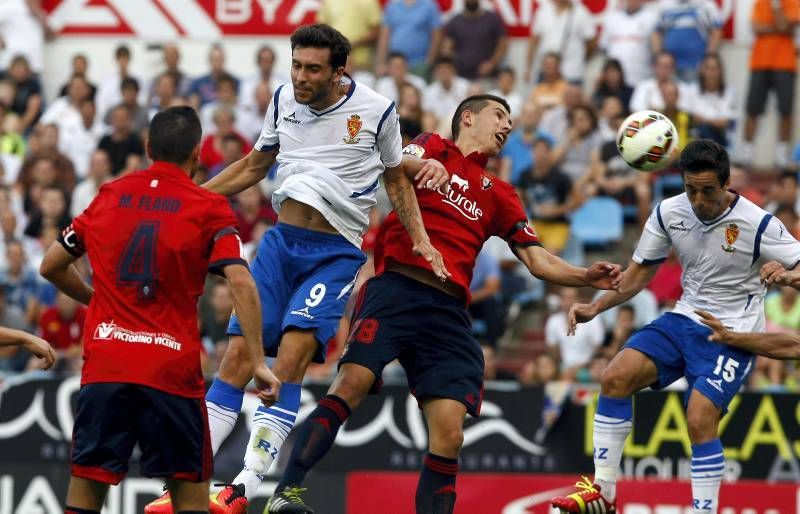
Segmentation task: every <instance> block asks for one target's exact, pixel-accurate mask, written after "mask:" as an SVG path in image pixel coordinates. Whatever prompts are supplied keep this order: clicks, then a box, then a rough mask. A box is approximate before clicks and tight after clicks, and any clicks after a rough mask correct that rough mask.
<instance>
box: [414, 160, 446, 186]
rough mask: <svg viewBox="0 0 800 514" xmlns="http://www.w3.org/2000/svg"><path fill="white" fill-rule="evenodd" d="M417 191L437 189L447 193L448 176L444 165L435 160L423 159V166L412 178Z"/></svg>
mask: <svg viewBox="0 0 800 514" xmlns="http://www.w3.org/2000/svg"><path fill="white" fill-rule="evenodd" d="M414 181H415V182H416V183H417V188H418V189H423V188H425V189H433V190H436V189H439V188H441V189H442V191H443V192H445V193H446V192H447V190H448V189H450V174H449V173H448V172H447V170H446V169H445V167H444V164H442V163H441V162H439V161H437V160H436V159H425V164H423V165H422V168H421V169H420V170H419V172H418V173H417V175H416V176H415V177H414Z"/></svg>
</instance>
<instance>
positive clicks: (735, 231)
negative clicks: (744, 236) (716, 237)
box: [722, 223, 740, 253]
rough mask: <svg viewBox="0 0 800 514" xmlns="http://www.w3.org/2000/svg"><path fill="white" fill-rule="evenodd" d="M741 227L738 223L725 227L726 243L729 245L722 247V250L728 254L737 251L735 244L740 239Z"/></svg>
mask: <svg viewBox="0 0 800 514" xmlns="http://www.w3.org/2000/svg"><path fill="white" fill-rule="evenodd" d="M739 232H740V230H739V226H738V225H736V223H730V224H728V226H727V227H725V242H726V243H727V245H722V249H723V250H725V251H726V252H729V253H733V252H735V251H736V248H734V247H733V243H735V242H736V240H737V239H739Z"/></svg>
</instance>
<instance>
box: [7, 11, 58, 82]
mask: <svg viewBox="0 0 800 514" xmlns="http://www.w3.org/2000/svg"><path fill="white" fill-rule="evenodd" d="M54 36H55V33H54V32H53V30H52V29H51V28H50V27H49V26H48V25H47V14H46V13H45V11H44V9H43V8H42V0H6V1H5V2H2V3H0V42H1V43H2V44H1V45H0V48H2V51H1V52H0V70H5V69H8V66H9V65H10V64H11V59H13V58H14V57H15V56H17V55H23V56H24V57H25V58H26V59H27V60H28V63H29V64H30V67H31V70H32V71H33V73H35V74H36V75H37V76H38V75H40V74H41V73H42V69H43V68H44V42H45V40H46V39H47V40H49V39H53V37H54Z"/></svg>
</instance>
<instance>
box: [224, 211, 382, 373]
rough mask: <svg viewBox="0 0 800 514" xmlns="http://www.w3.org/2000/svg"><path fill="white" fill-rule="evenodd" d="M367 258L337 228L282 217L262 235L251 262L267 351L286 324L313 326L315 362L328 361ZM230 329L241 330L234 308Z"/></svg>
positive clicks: (275, 350) (271, 353)
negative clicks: (316, 344)
mask: <svg viewBox="0 0 800 514" xmlns="http://www.w3.org/2000/svg"><path fill="white" fill-rule="evenodd" d="M366 260H367V258H366V256H365V255H364V252H362V251H361V250H359V249H358V248H356V247H355V246H353V244H352V243H350V242H349V241H348V240H347V239H345V238H344V237H342V236H340V235H336V234H326V233H324V232H317V231H314V230H307V229H304V228H299V227H295V226H292V225H287V224H286V223H278V225H276V226H275V227H274V228H272V229H270V230H269V231H268V232H267V233H266V234H264V237H263V238H262V239H261V243H260V244H259V245H258V251H257V252H256V258H255V261H253V264H252V265H251V266H250V271H251V272H252V273H253V278H254V279H255V282H256V287H258V296H259V298H260V300H261V317H262V332H263V335H262V337H263V340H264V351H265V353H266V354H267V355H268V356H270V357H274V356H276V355H277V353H278V345H279V344H280V342H281V336H283V333H284V332H285V331H286V330H287V329H288V328H299V329H314V330H315V337H316V339H317V341H318V342H319V348H318V349H317V353H316V355H315V356H314V362H325V352H326V349H327V345H328V341H329V340H330V339H331V338H332V337H333V336H334V335H336V331H337V330H338V328H339V319H340V318H341V317H342V314H343V313H344V308H345V305H346V304H347V299H348V298H349V297H350V291H351V290H352V288H353V284H354V283H355V278H356V274H357V273H358V270H359V269H360V268H361V266H362V265H363V264H364V262H365V261H366ZM228 334H229V335H242V328H241V326H239V320H238V318H237V317H236V314H234V315H233V316H231V320H230V323H229V324H228Z"/></svg>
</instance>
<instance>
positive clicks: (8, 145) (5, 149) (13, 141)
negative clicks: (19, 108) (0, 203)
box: [0, 103, 26, 183]
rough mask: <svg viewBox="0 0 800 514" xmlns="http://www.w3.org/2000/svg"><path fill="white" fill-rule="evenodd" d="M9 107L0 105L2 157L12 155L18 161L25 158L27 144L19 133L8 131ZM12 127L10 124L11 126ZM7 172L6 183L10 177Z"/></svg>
mask: <svg viewBox="0 0 800 514" xmlns="http://www.w3.org/2000/svg"><path fill="white" fill-rule="evenodd" d="M7 110H8V106H7V105H5V104H3V103H0V155H12V156H14V157H15V158H17V159H18V160H20V161H21V160H22V159H24V158H25V150H26V144H25V139H24V138H23V137H22V135H20V134H19V133H17V132H13V131H10V130H8V128H7V127H6V123H5V121H6V111H7ZM9 125H10V124H9ZM7 171H8V170H6V175H5V177H4V178H5V183H9V182H13V180H10V181H9V176H8V173H7Z"/></svg>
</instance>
